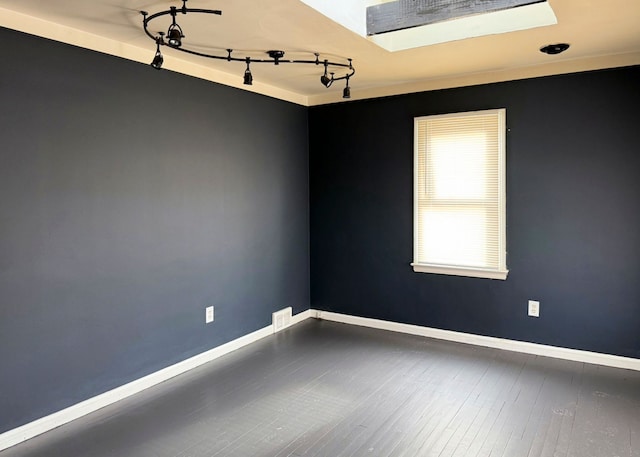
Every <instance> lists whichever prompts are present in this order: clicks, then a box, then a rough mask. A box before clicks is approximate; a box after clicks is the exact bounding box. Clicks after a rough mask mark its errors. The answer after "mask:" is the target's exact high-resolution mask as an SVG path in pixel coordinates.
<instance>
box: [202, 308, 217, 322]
mask: <svg viewBox="0 0 640 457" xmlns="http://www.w3.org/2000/svg"><path fill="white" fill-rule="evenodd" d="M214 317H215V316H214V314H213V306H208V307H207V309H206V311H205V318H204V322H205V323H206V324H209V323H211V322H213V320H214Z"/></svg>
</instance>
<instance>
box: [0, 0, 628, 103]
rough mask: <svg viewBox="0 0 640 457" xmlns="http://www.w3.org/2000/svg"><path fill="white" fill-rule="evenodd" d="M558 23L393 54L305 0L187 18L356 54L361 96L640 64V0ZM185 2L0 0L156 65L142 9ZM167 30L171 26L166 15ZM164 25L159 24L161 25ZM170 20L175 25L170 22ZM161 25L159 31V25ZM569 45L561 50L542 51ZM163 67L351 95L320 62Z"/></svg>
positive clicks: (218, 39)
mask: <svg viewBox="0 0 640 457" xmlns="http://www.w3.org/2000/svg"><path fill="white" fill-rule="evenodd" d="M334 1H336V0H334ZM549 4H550V5H551V7H552V8H553V11H554V12H555V14H556V17H557V20H558V24H556V25H551V26H546V27H540V28H534V29H529V30H523V31H518V32H510V33H505V34H500V35H491V36H484V37H478V38H469V39H465V40H459V41H454V42H449V43H442V44H437V45H432V46H426V47H420V48H415V49H409V50H405V51H400V52H393V53H392V52H389V51H386V50H384V49H382V48H380V47H379V46H377V45H375V44H374V43H372V42H371V41H369V40H368V39H367V38H364V37H362V36H360V35H358V34H356V33H354V32H351V31H349V30H347V29H346V28H344V27H342V26H341V25H339V24H337V23H335V22H333V21H332V20H330V19H329V18H327V17H325V16H324V15H322V14H321V13H319V12H317V11H316V10H314V9H312V8H311V7H309V6H307V5H306V4H304V3H303V2H301V1H299V0H189V2H188V4H187V6H188V7H190V8H208V9H221V10H222V11H223V14H222V16H210V15H203V17H202V18H196V17H194V16H188V22H187V20H186V18H185V20H184V21H179V22H180V23H181V25H182V27H183V29H184V33H185V35H186V36H187V38H185V43H187V42H188V41H189V39H191V40H194V41H196V42H197V44H198V45H201V46H205V47H206V46H207V45H208V44H211V45H213V46H215V47H216V48H218V47H219V48H234V49H249V50H257V49H262V50H267V49H281V50H284V51H287V57H289V58H299V57H302V56H301V55H298V54H296V53H295V51H310V52H314V51H318V52H320V53H322V54H323V55H324V54H328V55H338V56H343V57H351V58H352V59H353V62H354V66H355V68H356V75H355V76H354V78H353V79H352V80H351V86H352V97H353V98H352V99H359V98H368V97H376V96H384V95H393V94H399V93H407V92H415V91H420V90H429V89H437V88H444V87H454V86H462V85H469V84H479V83H486V82H493V81H504V80H510V79H519V78H526V77H533V76H543V75H549V74H557V73H568V72H573V71H582V70H591V69H598V68H609V67H616V66H626V65H635V64H640V0H606V1H604V0H549ZM169 6H181V2H179V1H177V0H176V1H173V2H169V1H150V0H96V1H86V0H21V1H19V2H17V1H15V0H0V25H2V26H4V27H8V28H12V29H16V30H21V31H24V32H27V33H31V34H35V35H40V36H44V37H46V38H51V39H54V40H58V41H62V42H66V43H70V44H74V45H77V46H82V47H86V48H89V49H94V50H97V51H100V52H105V53H108V54H113V55H117V56H120V57H124V58H128V59H131V60H136V61H139V62H144V63H149V62H150V61H151V59H152V58H153V54H154V52H155V45H154V43H153V42H152V41H151V40H150V39H149V38H148V37H147V36H146V35H145V34H144V32H143V30H142V16H141V15H140V10H146V11H148V12H149V13H155V12H157V11H160V10H164V9H167V8H168V7H169ZM158 21H160V22H158V23H159V24H160V25H161V27H157V26H155V25H154V27H152V30H154V29H155V28H158V30H160V29H162V28H166V26H165V25H162V24H163V22H161V20H160V19H158ZM154 24H155V23H154ZM167 25H168V23H167ZM154 31H155V30H154ZM556 42H567V43H570V44H571V48H570V49H569V50H568V51H567V52H565V53H563V54H560V55H556V56H549V55H546V54H542V53H540V52H539V48H540V47H541V46H543V45H546V44H550V43H556ZM162 50H163V54H164V55H165V63H164V67H163V68H166V69H169V70H174V71H178V72H182V73H186V74H190V75H193V76H197V77H201V78H204V79H209V80H212V81H216V82H220V83H223V84H227V85H231V86H235V87H239V88H243V89H247V90H252V91H254V92H260V93H263V94H266V95H269V96H273V97H277V98H281V99H284V100H289V101H292V102H295V103H299V104H302V105H316V104H323V103H331V102H338V101H342V87H343V84H342V83H336V84H334V85H333V86H332V87H330V88H329V89H327V88H325V87H324V86H322V85H321V84H320V81H319V78H320V75H321V74H322V68H321V67H314V66H311V65H299V66H294V65H287V66H285V65H281V66H279V67H274V66H273V65H267V64H261V65H253V66H252V72H253V76H254V85H253V86H244V85H243V84H242V75H243V72H244V67H245V66H244V64H242V63H229V62H226V61H218V60H213V59H205V58H202V57H197V56H189V55H186V54H184V53H180V52H177V51H175V50H172V49H168V48H167V47H163V48H162Z"/></svg>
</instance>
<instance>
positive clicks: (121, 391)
mask: <svg viewBox="0 0 640 457" xmlns="http://www.w3.org/2000/svg"><path fill="white" fill-rule="evenodd" d="M310 316H311V313H310V311H309V310H306V311H303V312H301V313H298V314H296V315H294V316H292V318H291V325H293V324H297V323H299V322H302V321H303V320H305V319H308V318H309V317H310ZM272 334H273V326H272V325H269V326H267V327H264V328H261V329H259V330H256V331H255V332H252V333H249V334H247V335H244V336H241V337H240V338H237V339H235V340H233V341H229V342H228V343H225V344H223V345H220V346H218V347H215V348H213V349H210V350H208V351H206V352H203V353H201V354H198V355H195V356H193V357H191V358H189V359H186V360H183V361H182V362H178V363H176V364H174V365H171V366H169V367H167V368H163V369H162V370H159V371H156V372H154V373H151V374H149V375H147V376H144V377H142V378H139V379H136V380H135V381H132V382H130V383H128V384H125V385H123V386H120V387H116V388H115V389H113V390H110V391H108V392H105V393H103V394H100V395H97V396H95V397H92V398H89V399H88V400H85V401H82V402H80V403H76V404H75V405H72V406H69V407H68V408H65V409H63V410H60V411H58V412H55V413H53V414H50V415H48V416H45V417H43V418H41V419H37V420H35V421H33V422H29V423H28V424H25V425H22V426H20V427H17V428H14V429H12V430H9V431H7V432H4V433H2V434H0V451H2V450H4V449H7V448H10V447H12V446H15V445H16V444H19V443H22V442H23V441H26V440H28V439H30V438H33V437H35V436H38V435H41V434H42V433H45V432H48V431H49V430H53V429H54V428H57V427H60V426H61V425H64V424H66V423H68V422H71V421H73V420H75V419H78V418H80V417H82V416H85V415H87V414H89V413H92V412H94V411H97V410H99V409H101V408H104V407H105V406H108V405H111V404H113V403H115V402H117V401H120V400H123V399H125V398H127V397H130V396H131V395H134V394H137V393H138V392H141V391H143V390H145V389H148V388H149V387H152V386H155V385H157V384H160V383H161V382H164V381H166V380H168V379H171V378H173V377H175V376H178V375H179V374H182V373H185V372H187V371H189V370H192V369H194V368H196V367H199V366H200V365H203V364H205V363H207V362H210V361H212V360H215V359H217V358H218V357H221V356H223V355H225V354H228V353H230V352H232V351H235V350H236V349H240V348H242V347H244V346H247V345H249V344H251V343H253V342H256V341H258V340H260V339H262V338H265V337H267V336H269V335H272Z"/></svg>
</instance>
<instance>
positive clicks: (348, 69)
mask: <svg viewBox="0 0 640 457" xmlns="http://www.w3.org/2000/svg"><path fill="white" fill-rule="evenodd" d="M178 13H180V14H184V15H187V14H195V13H197V14H214V15H218V16H220V15H222V11H220V10H208V9H201V8H187V0H182V7H181V8H176V7H175V6H172V7H171V8H170V9H168V10H165V11H159V12H157V13H154V14H151V15H149V13H147V12H146V11H140V14H142V16H143V20H142V26H143V28H144V32H145V33H146V34H147V36H148V37H149V38H151V39H152V40H154V41H155V42H156V45H157V50H156V55H155V57H154V59H153V62H152V63H151V66H152V67H153V68H156V69H158V70H159V69H160V68H161V67H162V63H163V61H164V58H163V56H162V54H161V53H160V46H169V47H171V48H173V49H175V50H177V51H181V52H186V53H187V54H192V55H196V56H200V57H208V58H210V59H219V60H226V61H228V62H246V64H247V68H246V70H245V72H244V84H246V85H249V86H250V85H252V84H253V75H252V74H251V69H250V68H249V64H250V63H272V64H274V65H280V64H281V63H295V64H310V65H316V66H317V65H324V74H323V75H322V76H321V77H320V82H321V83H322V85H323V86H325V87H330V86H331V85H332V84H333V82H334V81H339V80H341V79H344V80H347V87H345V89H344V91H343V97H344V98H349V97H350V96H351V89H350V88H349V78H351V77H352V76H353V75H354V74H355V72H356V70H355V68H354V67H353V64H352V61H351V59H337V60H331V61H330V60H328V59H324V60H323V61H321V60H320V54H319V53H313V56H314V58H313V59H285V58H284V56H285V52H284V51H281V50H268V51H263V52H264V54H266V55H267V56H268V57H263V56H260V57H252V56H248V55H246V54H245V55H243V56H239V55H237V54H234V51H233V49H225V48H217V49H219V50H220V53H219V54H216V53H205V52H200V51H196V50H193V49H189V47H188V45H187V46H185V43H184V42H183V38H185V36H184V33H183V32H182V28H181V27H180V26H179V25H178V23H177V22H176V16H177V15H178ZM167 15H170V16H171V19H172V21H171V25H170V26H169V29H168V30H167V33H166V40H165V34H164V33H163V32H158V33H157V34H156V35H154V34H153V33H151V32H150V31H149V25H150V23H151V22H152V21H153V20H154V19H156V18H158V17H161V16H167ZM214 48H215V47H214ZM223 51H226V54H224V53H223ZM340 60H342V61H340ZM345 61H346V62H345ZM329 69H331V70H334V71H330V70H329ZM336 74H338V76H336ZM329 75H331V76H329ZM345 94H347V95H348V97H347V96H345Z"/></svg>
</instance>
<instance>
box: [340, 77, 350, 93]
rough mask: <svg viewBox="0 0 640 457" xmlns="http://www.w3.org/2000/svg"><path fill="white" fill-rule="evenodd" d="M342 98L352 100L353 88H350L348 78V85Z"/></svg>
mask: <svg viewBox="0 0 640 457" xmlns="http://www.w3.org/2000/svg"><path fill="white" fill-rule="evenodd" d="M342 98H351V88H350V87H349V77H348V76H347V85H346V86H345V87H344V89H343V91H342Z"/></svg>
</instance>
